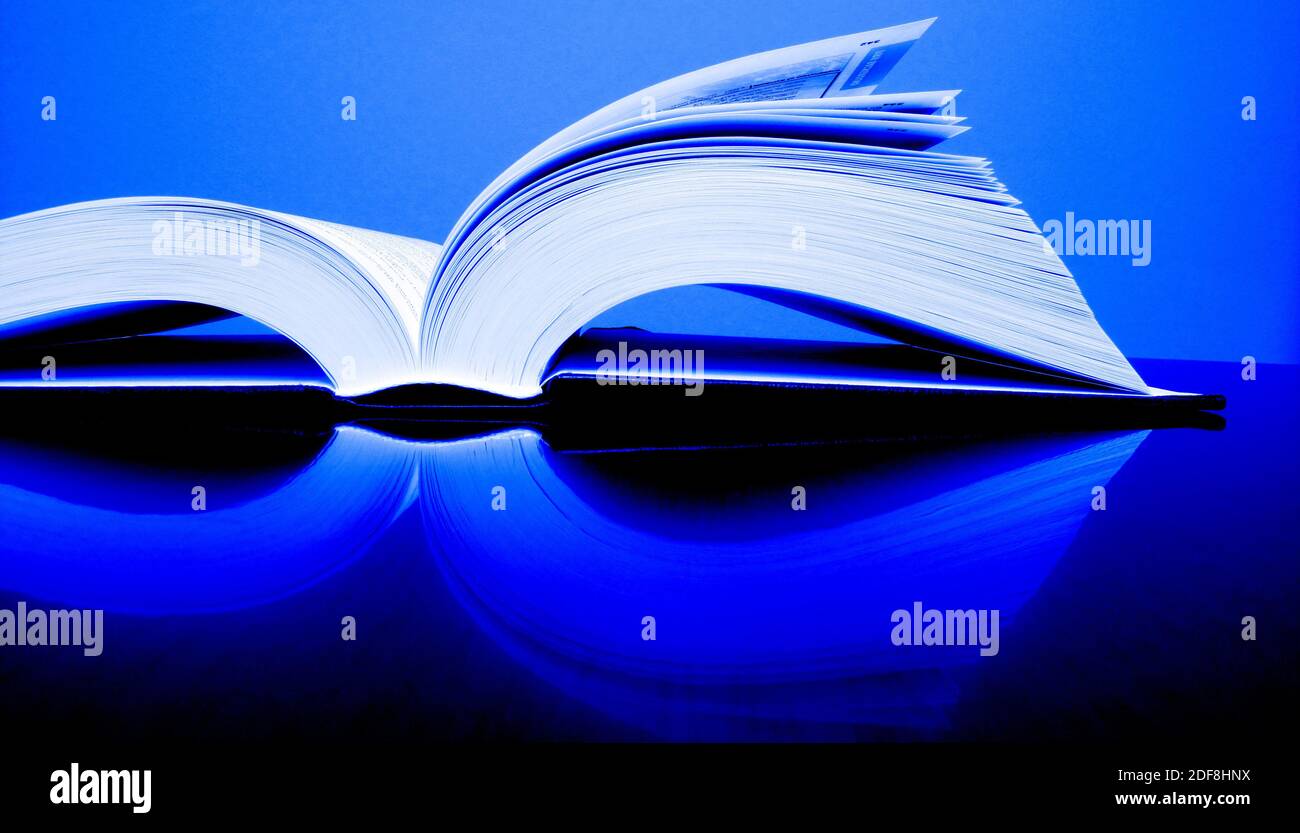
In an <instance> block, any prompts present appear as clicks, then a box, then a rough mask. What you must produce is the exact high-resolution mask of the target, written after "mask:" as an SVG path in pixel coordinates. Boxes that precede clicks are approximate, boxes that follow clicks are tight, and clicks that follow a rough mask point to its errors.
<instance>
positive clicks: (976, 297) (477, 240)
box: [0, 21, 1205, 405]
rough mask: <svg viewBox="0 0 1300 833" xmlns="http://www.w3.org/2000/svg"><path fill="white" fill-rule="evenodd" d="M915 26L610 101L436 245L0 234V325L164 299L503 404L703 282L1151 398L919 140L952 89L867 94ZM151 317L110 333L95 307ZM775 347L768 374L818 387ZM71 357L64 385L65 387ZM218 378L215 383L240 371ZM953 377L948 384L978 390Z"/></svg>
mask: <svg viewBox="0 0 1300 833" xmlns="http://www.w3.org/2000/svg"><path fill="white" fill-rule="evenodd" d="M929 24H930V21H922V22H919V23H914V24H908V25H905V26H897V27H893V28H889V29H883V30H879V31H874V32H865V33H859V34H855V35H851V36H846V37H841V38H832V39H829V40H825V41H819V42H816V43H810V44H805V45H802V46H796V47H791V48H787V49H781V50H776V51H773V52H767V53H763V54H760V55H754V56H750V57H747V58H741V59H738V60H735V61H730V62H727V63H723V64H719V65H717V66H714V67H711V68H708V69H704V70H700V71H698V72H694V73H690V74H687V75H684V76H681V77H679V78H676V79H672V80H670V81H666V82H664V83H661V84H658V85H655V86H653V87H650V88H648V89H646V90H642V91H640V92H638V93H635V94H633V95H631V96H628V97H627V98H625V99H623V100H621V101H619V102H616V103H614V104H611V105H610V106H608V107H606V108H604V109H602V110H600V111H598V112H596V113H595V114H593V115H591V116H589V117H587V118H585V119H583V120H581V121H580V122H578V123H577V124H575V125H573V126H571V127H569V128H567V129H566V130H563V131H561V132H560V133H558V134H556V135H555V136H552V137H551V138H550V139H548V140H546V141H545V142H543V143H542V144H541V145H539V146H538V147H537V148H535V149H534V150H533V151H531V152H530V153H528V154H527V155H526V156H524V157H523V158H522V159H520V160H519V161H518V162H516V163H515V164H513V165H512V166H511V167H510V168H509V169H508V170H506V171H505V172H503V173H502V174H501V175H500V176H499V177H498V178H497V179H496V180H495V181H494V182H493V183H492V184H491V185H489V186H488V188H487V189H486V190H484V191H483V193H482V194H480V195H479V196H478V197H477V198H476V199H475V200H474V201H473V203H472V204H471V205H470V206H469V207H468V208H467V209H466V211H465V212H464V214H463V215H462V216H461V218H460V220H459V221H458V222H457V223H456V225H455V226H454V227H453V228H452V230H451V232H450V234H449V235H448V237H447V238H446V241H445V243H444V244H443V245H441V246H440V245H436V244H434V243H429V242H424V241H421V240H415V239H411V238H406V237H398V236H395V235H389V234H383V233H381V232H377V231H368V230H362V229H356V228H351V227H347V226H342V225H337V224H333V223H327V222H322V221H317V220H309V219H305V218H301V217H295V216H290V215H287V214H282V213H278V212H273V211H265V210H260V209H255V208H249V207H245V206H238V205H233V204H229V203H220V202H214V201H210V200H202V199H189V198H165V197H135V198H123V199H111V200H102V201H98V202H90V203H82V204H77V205H71V206H64V207H60V208H53V209H48V210H45V211H41V212H36V213H34V214H27V215H23V216H20V217H14V218H10V219H8V220H5V221H3V222H0V270H2V271H0V290H2V291H3V298H4V301H3V303H0V324H5V325H11V326H10V330H11V333H10V334H11V335H12V336H14V337H21V338H23V339H27V340H28V341H29V342H30V339H32V338H34V337H36V338H39V337H40V334H41V333H42V332H45V333H49V332H51V331H62V332H64V333H65V334H66V333H68V332H70V331H74V332H77V333H81V334H82V336H83V337H84V335H85V333H86V332H95V331H98V332H101V333H113V334H120V335H139V334H141V333H143V332H146V331H149V330H150V329H151V328H156V327H160V326H164V325H165V324H166V322H167V315H168V309H169V307H167V306H165V304H166V303H167V302H172V303H185V304H195V305H204V306H205V308H206V309H209V310H219V311H231V312H235V313H239V314H242V315H245V316H247V317H249V318H251V319H254V320H256V321H259V322H262V323H264V324H266V325H267V326H269V327H271V328H272V329H274V330H275V331H277V332H279V333H282V334H283V335H285V336H287V337H288V338H289V339H290V340H292V341H293V342H295V343H296V344H298V345H299V346H301V347H302V348H303V349H304V350H305V351H306V353H307V354H308V355H309V356H311V358H312V359H313V360H314V361H315V362H316V363H318V364H319V365H320V367H321V369H322V372H323V373H324V376H325V380H326V382H327V384H328V385H330V386H331V387H332V388H334V389H335V390H336V391H338V392H339V393H341V394H344V395H347V396H354V395H362V394H367V393H372V392H374V391H378V390H383V389H387V388H392V387H396V386H401V385H406V384H419V383H425V384H441V385H450V386H457V387H461V388H473V389H477V390H482V391H487V392H490V393H494V394H498V395H501V396H504V397H509V398H514V399H524V398H528V397H532V396H535V395H537V394H538V393H540V392H541V390H542V389H543V386H544V385H545V384H546V383H547V381H548V380H549V379H551V378H553V376H554V375H555V374H556V373H557V372H561V371H560V370H557V366H556V365H555V360H556V357H557V355H558V354H561V353H564V354H565V355H567V356H568V358H569V359H570V364H569V365H568V366H566V367H565V368H564V371H567V372H577V373H579V374H581V370H582V368H580V367H578V368H575V367H574V366H573V365H572V359H573V357H574V355H575V354H574V352H573V351H572V350H568V351H567V352H566V351H565V347H566V345H568V344H570V341H571V339H572V338H573V337H574V336H575V334H579V333H580V332H581V331H582V329H583V328H584V327H587V326H588V325H590V324H591V322H592V321H593V320H595V319H597V318H598V316H600V315H601V314H602V313H604V312H606V311H608V310H610V309H612V308H614V307H616V306H617V305H619V304H620V303H622V302H624V301H627V300H630V299H633V298H636V297H639V296H641V295H644V294H647V293H650V292H654V291H658V290H663V289H668V288H672V287H676V286H684V285H694V284H711V285H720V286H725V287H728V288H730V289H733V290H736V291H739V292H744V293H746V294H749V295H755V296H758V297H761V298H764V299H766V300H769V301H774V302H776V303H779V304H783V305H787V306H792V307H795V308H798V309H801V310H805V311H807V312H810V313H813V314H815V315H818V316H822V317H825V318H829V319H832V320H835V321H838V322H841V323H848V324H851V325H853V326H856V327H860V328H864V329H868V330H871V331H874V332H877V333H880V334H882V335H886V336H888V337H890V338H893V339H897V340H900V341H903V342H905V343H910V344H915V345H919V346H922V347H926V348H934V349H940V350H942V351H943V352H942V353H941V354H940V355H941V356H942V355H944V354H951V355H953V356H963V357H969V358H971V359H974V360H986V361H989V362H993V363H996V364H997V365H999V366H1004V367H1011V368H1014V369H1015V370H1016V371H1017V372H1028V373H1033V374H1038V376H1037V382H1038V385H1039V386H1040V387H1041V386H1042V385H1043V384H1047V385H1049V386H1057V387H1063V388H1065V389H1066V392H1068V393H1072V394H1073V393H1079V392H1087V393H1090V394H1093V395H1099V394H1121V395H1129V396H1133V395H1137V396H1149V395H1152V394H1160V393H1163V392H1161V391H1157V390H1155V389H1152V388H1150V387H1148V386H1147V385H1146V384H1145V383H1144V382H1143V380H1142V379H1141V378H1140V377H1139V376H1138V374H1137V373H1136V372H1135V371H1134V370H1133V369H1132V367H1131V366H1130V365H1129V363H1128V361H1127V360H1126V359H1125V358H1124V356H1123V355H1121V353H1120V351H1119V350H1118V348H1117V347H1116V346H1115V345H1114V344H1113V343H1112V342H1111V341H1110V339H1109V338H1108V337H1107V336H1106V334H1105V333H1104V332H1103V331H1102V330H1101V328H1100V326H1099V325H1098V324H1097V322H1096V320H1095V318H1094V316H1093V314H1092V312H1091V310H1090V309H1089V308H1088V305H1087V304H1086V302H1085V301H1084V299H1083V297H1082V295H1081V294H1080V292H1079V290H1078V287H1077V286H1076V285H1075V283H1074V280H1073V278H1072V277H1071V275H1070V274H1069V272H1068V271H1067V270H1066V268H1065V266H1064V265H1063V264H1062V263H1061V261H1060V260H1059V259H1058V258H1057V257H1056V256H1055V254H1053V253H1052V252H1051V251H1050V249H1049V248H1048V247H1046V246H1045V244H1044V241H1043V238H1042V236H1041V235H1040V233H1039V230H1038V228H1037V227H1036V226H1035V224H1034V223H1033V221H1032V220H1031V219H1030V218H1029V217H1028V216H1027V215H1026V214H1025V213H1024V212H1023V211H1021V210H1020V209H1019V208H1017V207H1016V206H1017V201H1016V200H1015V199H1014V198H1012V197H1011V196H1010V195H1008V194H1007V193H1006V189H1005V188H1004V187H1003V185H1002V184H1001V183H1000V182H998V180H997V179H996V178H995V176H994V174H993V172H992V171H991V169H990V168H989V166H988V163H987V162H986V161H985V160H983V159H977V158H970V157H964V156H955V155H949V154H942V153H937V152H934V151H932V150H931V148H933V147H934V146H935V145H937V144H939V143H940V142H942V141H943V140H944V139H946V138H949V137H951V136H954V135H956V134H958V133H960V132H962V131H964V130H965V129H966V128H964V127H962V126H961V125H960V122H961V119H960V118H959V117H957V116H955V115H951V106H950V105H951V103H952V100H953V97H954V95H955V92H954V91H938V92H920V93H898V94H890V95H880V94H876V93H875V89H876V86H877V84H878V83H879V82H880V80H881V79H882V78H883V77H884V75H885V74H886V73H887V72H888V71H889V69H890V68H891V67H892V66H893V65H894V64H895V63H896V62H897V60H898V59H899V58H900V57H901V55H902V54H903V53H904V52H905V51H906V50H907V49H908V48H909V47H910V45H911V44H912V43H913V42H914V41H915V40H916V39H917V38H918V37H920V35H921V34H922V33H923V32H924V31H925V30H926V28H927V27H928V26H929ZM160 302H162V303H164V306H163V307H157V306H147V307H139V306H130V307H128V308H127V313H126V314H127V315H129V316H130V317H129V318H122V317H121V315H119V312H120V310H118V311H116V312H115V310H114V309H113V306H114V305H120V304H128V305H138V304H146V305H156V304H158V303H160ZM177 314H178V315H186V316H191V317H192V316H193V315H195V313H194V311H193V310H192V309H191V310H189V311H179V310H178V311H177ZM173 323H178V322H173ZM780 358H781V357H780V356H775V357H773V361H772V362H771V364H770V365H769V367H768V368H767V369H766V372H765V374H764V379H765V380H766V381H790V380H794V381H810V382H819V381H821V380H819V379H816V378H810V377H805V376H801V375H800V371H799V370H798V368H792V367H786V366H783V363H782V362H781V361H780ZM864 358H869V357H864ZM973 366H978V365H973ZM75 368H76V364H75V361H74V363H73V364H72V365H71V366H70V367H69V366H66V365H65V367H64V370H63V373H64V375H63V376H62V377H60V379H62V380H64V381H75ZM860 369H861V371H862V372H861V374H860V381H861V383H862V384H865V385H875V386H880V387H898V386H902V385H900V382H899V380H897V379H894V378H892V377H891V376H890V375H889V373H888V372H887V371H889V370H890V369H891V368H890V367H889V366H885V367H882V368H872V367H862V368H860ZM939 373H940V369H939V367H938V366H937V365H936V366H935V367H934V368H933V373H932V375H933V376H934V377H936V378H937V377H938V376H939ZM69 374H71V375H69ZM237 374H238V370H237V369H235V370H233V371H232V375H231V376H230V377H229V378H227V379H226V380H225V381H228V382H232V383H235V382H241V381H250V380H249V379H247V378H240V377H239V376H238V375H237ZM964 374H965V370H964V369H963V370H962V371H961V372H960V373H959V374H958V375H957V377H956V379H945V381H947V382H949V383H950V384H949V387H955V388H962V387H965V386H970V387H976V388H979V387H980V386H981V385H980V382H979V380H978V378H977V376H978V374H973V375H972V376H971V377H970V379H969V380H968V379H967V377H966V376H965V375H964ZM263 378H265V377H264V375H262V374H257V375H256V379H255V380H261V379H263ZM720 378H731V377H728V376H726V375H725V374H724V375H723V376H722V377H720ZM1044 379H1046V380H1047V381H1046V382H1044ZM55 381H59V379H56V380H55ZM110 381H112V382H115V383H119V384H122V383H125V384H129V383H130V382H131V379H130V377H129V374H118V375H117V376H116V377H114V378H113V379H111V380H110ZM1016 384H1017V385H1021V386H1026V387H1033V386H1034V382H1033V381H1030V382H1025V381H1024V380H1021V381H1019V382H1017V383H1016ZM1184 404H1186V402H1184ZM1199 404H1200V405H1204V404H1205V403H1204V402H1203V401H1202V402H1199Z"/></svg>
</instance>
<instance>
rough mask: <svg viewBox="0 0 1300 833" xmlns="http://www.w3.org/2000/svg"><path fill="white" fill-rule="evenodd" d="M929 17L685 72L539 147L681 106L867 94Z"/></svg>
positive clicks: (611, 107) (626, 98) (913, 39)
mask: <svg viewBox="0 0 1300 833" xmlns="http://www.w3.org/2000/svg"><path fill="white" fill-rule="evenodd" d="M933 22H934V19H933V18H931V19H930V20H922V21H917V22H915V23H908V24H904V25H902V26H892V27H890V28H887V29H876V30H873V31H869V32H858V33H856V34H853V35H844V36H842V37H837V38H827V39H826V40H820V41H814V42H813V43H805V44H800V45H798V46H791V47H788V48H785V49H775V50H772V51H770V52H763V53H760V54H758V55H750V56H748V57H745V58H739V59H736V60H734V61H727V62H725V63H721V64H717V65H715V66H712V67H707V68H705V69H701V70H698V71H696V72H691V73H687V74H686V75H682V76H678V77H677V78H673V79H671V80H669V81H665V82H663V83H661V84H656V85H654V86H652V87H647V88H646V89H644V90H642V91H640V92H637V93H633V94H632V95H629V96H627V97H625V98H623V99H620V100H619V101H617V102H615V103H613V104H611V105H609V106H608V107H605V108H603V109H601V110H598V111H597V112H595V113H593V114H592V115H590V116H588V117H587V118H585V119H583V120H582V121H579V122H578V123H576V124H574V125H572V126H571V127H569V128H567V129H566V130H563V131H561V132H560V133H557V134H556V135H555V136H552V137H551V138H550V139H548V140H547V141H546V142H545V143H544V144H543V145H542V146H541V147H539V148H538V151H542V150H545V149H551V148H554V147H555V146H557V145H562V144H564V143H566V142H567V141H569V140H571V139H573V138H576V137H578V136H582V135H584V134H587V133H590V132H592V131H595V130H599V129H600V128H601V127H604V126H607V125H609V124H612V123H615V122H619V121H622V120H624V119H628V118H632V117H634V116H640V117H642V118H645V119H646V120H651V119H653V118H654V117H655V114H657V113H659V112H663V111H667V110H674V109H677V108H680V107H696V106H708V105H718V104H740V103H747V102H756V101H788V100H791V99H800V98H804V99H807V98H823V97H828V96H841V95H844V96H850V95H851V96H863V95H868V94H870V93H872V92H873V91H874V90H875V88H876V85H877V84H878V83H880V80H881V79H882V78H883V77H884V76H885V75H886V74H887V73H888V72H889V70H890V69H892V68H893V67H894V65H895V64H896V63H898V60H899V59H900V58H902V56H903V55H904V54H905V53H906V52H907V50H908V49H909V48H910V47H911V46H912V44H913V43H915V42H916V41H917V39H918V38H920V37H921V35H922V34H924V33H925V31H926V30H927V29H928V28H930V24H931V23H933ZM534 153H536V151H534ZM532 155H533V154H529V156H532Z"/></svg>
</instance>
